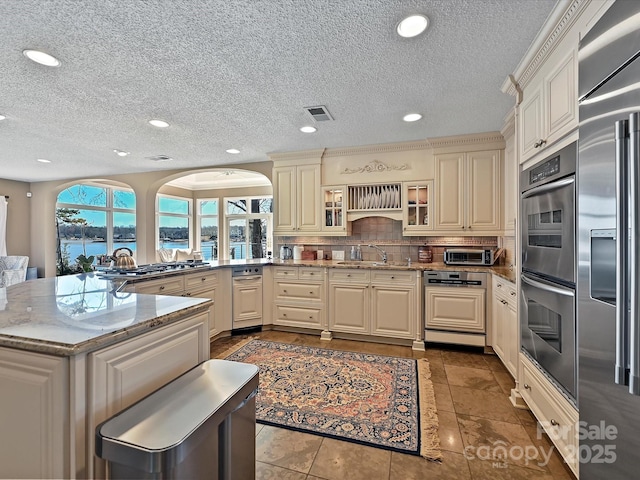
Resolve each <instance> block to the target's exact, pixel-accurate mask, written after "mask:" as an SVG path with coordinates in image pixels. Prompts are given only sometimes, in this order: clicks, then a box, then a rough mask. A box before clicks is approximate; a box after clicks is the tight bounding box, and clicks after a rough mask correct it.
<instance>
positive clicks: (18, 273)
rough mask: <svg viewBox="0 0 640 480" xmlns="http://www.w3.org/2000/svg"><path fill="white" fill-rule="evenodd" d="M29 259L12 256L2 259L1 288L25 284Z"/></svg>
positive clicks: (0, 269) (0, 259) (0, 268)
mask: <svg viewBox="0 0 640 480" xmlns="http://www.w3.org/2000/svg"><path fill="white" fill-rule="evenodd" d="M28 265H29V257H26V256H21V255H10V256H7V257H0V288H1V287H8V286H10V285H14V284H16V283H20V282H24V281H25V280H26V278H27V266H28Z"/></svg>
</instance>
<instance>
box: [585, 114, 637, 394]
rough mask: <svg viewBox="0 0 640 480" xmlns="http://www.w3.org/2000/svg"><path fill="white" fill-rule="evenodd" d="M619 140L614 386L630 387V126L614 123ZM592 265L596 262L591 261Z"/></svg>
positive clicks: (624, 121)
mask: <svg viewBox="0 0 640 480" xmlns="http://www.w3.org/2000/svg"><path fill="white" fill-rule="evenodd" d="M615 138H616V210H617V214H616V233H617V234H616V266H617V268H616V272H617V273H616V367H615V382H616V383H617V384H618V385H628V384H629V377H628V373H629V314H628V310H627V305H629V277H628V275H627V272H628V271H629V267H628V265H629V263H628V262H629V241H628V235H627V234H626V232H628V231H629V202H628V198H629V151H628V140H629V122H628V121H627V120H620V121H618V122H616V123H615ZM591 260H592V261H593V259H591Z"/></svg>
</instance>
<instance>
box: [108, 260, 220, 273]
mask: <svg viewBox="0 0 640 480" xmlns="http://www.w3.org/2000/svg"><path fill="white" fill-rule="evenodd" d="M207 265H208V264H207V263H205V262H203V261H202V260H198V261H196V260H193V261H186V262H168V263H150V264H148V265H140V266H139V267H136V268H115V267H111V268H106V269H104V270H101V271H99V272H98V274H99V275H102V276H110V277H113V276H122V275H125V276H139V275H147V274H149V273H159V272H166V271H171V270H181V269H191V268H198V267H205V266H207Z"/></svg>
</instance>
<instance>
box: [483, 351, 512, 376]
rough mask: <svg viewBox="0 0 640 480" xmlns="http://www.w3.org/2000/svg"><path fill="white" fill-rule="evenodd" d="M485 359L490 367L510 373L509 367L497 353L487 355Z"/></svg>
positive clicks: (496, 370)
mask: <svg viewBox="0 0 640 480" xmlns="http://www.w3.org/2000/svg"><path fill="white" fill-rule="evenodd" d="M484 361H485V362H486V364H487V365H488V366H489V368H490V369H491V370H493V371H495V372H502V373H509V371H508V370H507V368H506V367H505V366H504V364H503V363H502V360H500V357H498V356H497V355H485V356H484Z"/></svg>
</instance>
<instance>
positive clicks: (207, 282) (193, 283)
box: [184, 270, 218, 291]
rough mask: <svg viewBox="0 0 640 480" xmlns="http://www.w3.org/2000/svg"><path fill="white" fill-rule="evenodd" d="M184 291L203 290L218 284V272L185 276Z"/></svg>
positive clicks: (212, 271)
mask: <svg viewBox="0 0 640 480" xmlns="http://www.w3.org/2000/svg"><path fill="white" fill-rule="evenodd" d="M184 283H185V285H184V288H185V290H194V291H195V290H205V289H206V288H207V287H209V286H213V285H215V284H217V283H218V271H217V270H211V271H206V272H202V273H198V274H191V275H185V277H184Z"/></svg>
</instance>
